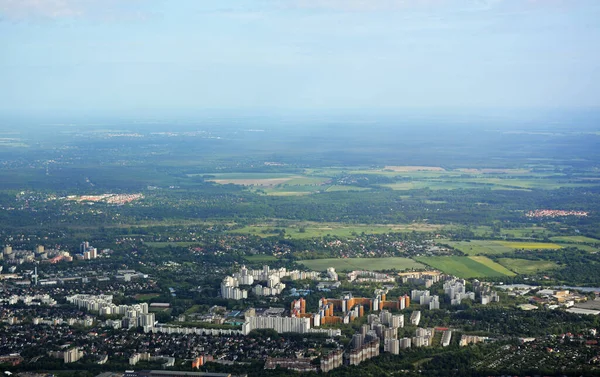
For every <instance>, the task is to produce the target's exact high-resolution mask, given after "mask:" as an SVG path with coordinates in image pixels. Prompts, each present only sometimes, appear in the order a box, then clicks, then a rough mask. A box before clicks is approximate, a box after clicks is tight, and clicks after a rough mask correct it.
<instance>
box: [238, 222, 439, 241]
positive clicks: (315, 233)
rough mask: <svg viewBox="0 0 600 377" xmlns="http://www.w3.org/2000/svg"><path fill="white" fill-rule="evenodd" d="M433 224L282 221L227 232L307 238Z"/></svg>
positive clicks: (430, 228) (425, 227)
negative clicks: (281, 231)
mask: <svg viewBox="0 0 600 377" xmlns="http://www.w3.org/2000/svg"><path fill="white" fill-rule="evenodd" d="M441 228H442V226H441V225H435V224H414V223H413V224H388V225H378V224H343V223H317V222H310V221H303V222H291V221H286V222H284V223H277V222H266V223H259V224H253V225H248V226H244V227H243V228H239V229H233V230H230V231H229V233H241V234H252V235H256V236H260V237H269V236H273V235H275V234H278V231H277V229H283V230H285V234H286V236H289V237H291V238H294V239H307V238H316V237H324V236H335V237H352V236H354V235H357V234H361V233H363V232H364V233H366V234H383V233H395V232H397V233H401V232H412V231H416V232H433V231H436V230H439V229H441Z"/></svg>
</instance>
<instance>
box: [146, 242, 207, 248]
mask: <svg viewBox="0 0 600 377" xmlns="http://www.w3.org/2000/svg"><path fill="white" fill-rule="evenodd" d="M199 244H200V242H144V245H146V246H149V247H156V248H159V249H161V248H165V247H169V246H173V247H178V246H179V247H189V246H192V245H199Z"/></svg>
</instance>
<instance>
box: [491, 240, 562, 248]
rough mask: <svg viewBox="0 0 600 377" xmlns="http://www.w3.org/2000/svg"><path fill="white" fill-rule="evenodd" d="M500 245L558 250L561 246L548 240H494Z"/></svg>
mask: <svg viewBox="0 0 600 377" xmlns="http://www.w3.org/2000/svg"><path fill="white" fill-rule="evenodd" d="M495 242H497V243H499V244H500V245H503V246H506V247H509V248H511V249H525V250H558V249H560V248H561V246H560V245H558V244H555V243H549V242H514V241H495Z"/></svg>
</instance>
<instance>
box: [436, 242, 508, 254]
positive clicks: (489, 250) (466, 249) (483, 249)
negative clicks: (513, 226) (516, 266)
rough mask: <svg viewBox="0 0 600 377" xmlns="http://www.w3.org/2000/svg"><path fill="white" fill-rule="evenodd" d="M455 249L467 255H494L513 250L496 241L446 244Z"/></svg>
mask: <svg viewBox="0 0 600 377" xmlns="http://www.w3.org/2000/svg"><path fill="white" fill-rule="evenodd" d="M444 243H446V244H448V245H449V246H451V247H453V248H454V249H457V250H460V251H461V252H463V253H465V254H466V255H494V254H504V253H508V252H511V251H512V250H513V249H511V248H509V247H506V246H504V245H501V244H498V243H496V241H487V240H472V241H458V242H453V241H447V242H444Z"/></svg>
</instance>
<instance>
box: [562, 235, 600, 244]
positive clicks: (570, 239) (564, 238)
mask: <svg viewBox="0 0 600 377" xmlns="http://www.w3.org/2000/svg"><path fill="white" fill-rule="evenodd" d="M550 240H551V241H554V242H565V243H600V240H598V239H595V238H591V237H585V236H557V237H550Z"/></svg>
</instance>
